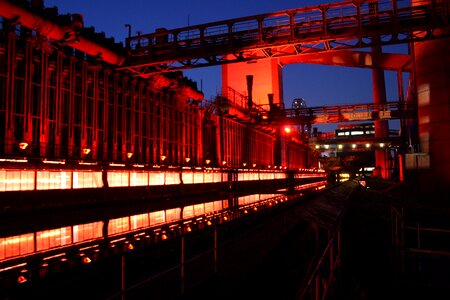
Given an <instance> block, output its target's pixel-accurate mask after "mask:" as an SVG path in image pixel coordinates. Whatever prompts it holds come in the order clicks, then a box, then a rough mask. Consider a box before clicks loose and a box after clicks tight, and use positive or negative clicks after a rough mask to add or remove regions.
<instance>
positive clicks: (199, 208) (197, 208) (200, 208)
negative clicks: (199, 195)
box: [194, 203, 205, 216]
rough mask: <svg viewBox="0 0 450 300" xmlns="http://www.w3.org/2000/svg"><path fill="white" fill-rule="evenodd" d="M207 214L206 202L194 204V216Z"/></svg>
mask: <svg viewBox="0 0 450 300" xmlns="http://www.w3.org/2000/svg"><path fill="white" fill-rule="evenodd" d="M204 214H205V204H204V203H200V204H195V205H194V216H199V215H204Z"/></svg>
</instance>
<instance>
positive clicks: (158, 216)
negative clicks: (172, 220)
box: [148, 210, 166, 226]
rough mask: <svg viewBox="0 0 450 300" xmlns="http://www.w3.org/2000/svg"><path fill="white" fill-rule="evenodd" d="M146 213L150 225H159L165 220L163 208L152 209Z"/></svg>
mask: <svg viewBox="0 0 450 300" xmlns="http://www.w3.org/2000/svg"><path fill="white" fill-rule="evenodd" d="M148 215H149V219H150V226H154V225H159V224H163V223H165V222H166V214H165V211H164V210H160V211H153V212H151V213H149V214H148Z"/></svg>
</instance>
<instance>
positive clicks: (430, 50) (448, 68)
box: [414, 38, 450, 191]
mask: <svg viewBox="0 0 450 300" xmlns="http://www.w3.org/2000/svg"><path fill="white" fill-rule="evenodd" d="M414 60H415V79H416V87H417V106H418V128H419V142H420V152H422V154H423V155H425V157H426V158H427V159H420V160H421V161H422V162H421V163H418V164H417V166H416V167H417V169H418V170H419V171H420V173H419V175H420V185H421V187H420V188H421V189H422V190H424V191H438V190H448V189H449V185H448V183H450V171H449V168H450V39H449V38H446V39H438V40H433V41H427V42H417V43H414ZM421 158H423V157H422V156H421ZM418 159H419V157H418ZM416 161H418V162H419V160H416Z"/></svg>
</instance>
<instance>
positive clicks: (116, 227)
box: [108, 217, 130, 235]
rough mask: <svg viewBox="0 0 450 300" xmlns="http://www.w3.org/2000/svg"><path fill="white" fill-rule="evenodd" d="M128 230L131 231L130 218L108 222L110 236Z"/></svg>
mask: <svg viewBox="0 0 450 300" xmlns="http://www.w3.org/2000/svg"><path fill="white" fill-rule="evenodd" d="M128 230H130V219H129V217H123V218H117V219H112V220H109V222H108V235H114V234H119V233H122V232H126V231H128Z"/></svg>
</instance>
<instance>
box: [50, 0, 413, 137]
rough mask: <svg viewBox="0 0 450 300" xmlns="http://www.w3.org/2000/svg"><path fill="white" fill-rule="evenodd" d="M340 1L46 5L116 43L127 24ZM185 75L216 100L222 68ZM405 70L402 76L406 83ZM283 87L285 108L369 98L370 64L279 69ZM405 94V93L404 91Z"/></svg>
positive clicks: (390, 85) (53, 0)
mask: <svg viewBox="0 0 450 300" xmlns="http://www.w3.org/2000/svg"><path fill="white" fill-rule="evenodd" d="M331 2H338V1H331V0H328V1H319V0H308V1H299V0H297V1H295V0H282V1H280V0H278V1H276V0H272V1H268V0H231V1H223V2H218V1H211V0H191V1H186V0H166V1H154V0H153V1H149V0H128V1H123V0H77V1H65V0H46V1H44V6H45V7H54V6H57V7H58V11H59V13H60V14H66V13H80V14H82V15H83V16H84V26H85V27H89V26H93V27H95V29H96V31H97V32H102V31H103V32H105V35H106V37H113V38H114V39H115V41H116V42H123V43H124V44H125V38H126V37H127V35H128V28H126V27H125V24H130V25H131V34H132V35H136V32H137V31H140V32H142V33H143V34H146V33H151V32H154V31H155V29H156V28H160V27H164V28H167V29H174V28H178V27H185V26H188V25H197V24H202V23H208V22H214V21H220V20H226V19H232V18H239V17H245V16H251V15H257V14H262V13H269V12H274V11H280V10H285V9H292V8H299V7H305V6H314V5H319V4H325V3H331ZM383 52H396V53H407V48H406V45H397V46H390V47H384V48H383ZM183 73H184V75H185V76H186V77H188V78H191V79H192V80H194V81H196V82H197V85H198V87H199V88H201V89H202V91H203V93H204V95H205V98H206V99H214V97H215V95H217V94H220V92H221V67H220V66H216V67H204V68H199V69H195V70H185V71H184V72H183ZM385 76H386V90H387V100H388V101H396V100H397V98H398V96H397V95H398V94H397V75H396V73H395V72H392V71H386V72H385ZM407 84H408V74H406V73H405V75H404V86H405V87H406V86H407ZM283 92H284V102H285V105H286V107H291V103H292V100H293V99H294V98H300V97H301V98H304V99H305V100H306V103H307V105H308V106H310V107H312V106H322V105H338V104H352V103H371V102H373V97H372V76H371V70H370V69H360V68H347V67H335V66H324V65H309V64H295V65H288V66H285V67H284V69H283ZM405 94H406V92H405ZM389 126H390V128H391V129H398V122H397V121H390V125H389ZM317 127H319V131H330V130H333V129H334V128H336V124H334V125H330V126H317Z"/></svg>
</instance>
